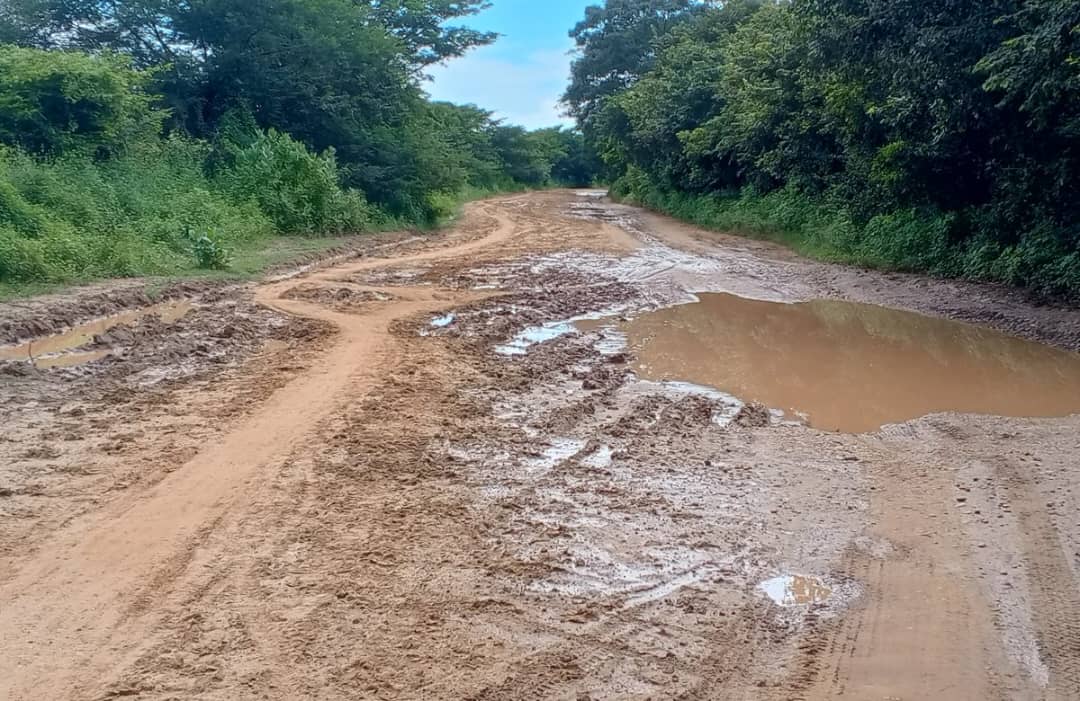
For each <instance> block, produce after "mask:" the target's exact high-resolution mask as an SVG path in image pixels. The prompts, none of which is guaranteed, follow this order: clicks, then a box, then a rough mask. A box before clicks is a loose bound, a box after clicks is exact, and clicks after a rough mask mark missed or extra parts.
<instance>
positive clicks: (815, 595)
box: [758, 574, 832, 606]
mask: <svg viewBox="0 0 1080 701" xmlns="http://www.w3.org/2000/svg"><path fill="white" fill-rule="evenodd" d="M758 589H760V590H761V591H762V592H764V593H765V595H766V596H768V597H769V598H770V599H772V600H773V603H775V604H777V605H778V606H806V605H808V604H820V603H824V602H825V601H828V599H829V597H830V596H832V589H830V588H829V587H828V586H826V585H825V583H824V582H822V581H821V580H820V579H817V578H816V577H807V576H805V575H801V574H786V575H782V576H780V577H773V578H772V579H767V580H765V581H764V582H762V583H761V584H759V585H758Z"/></svg>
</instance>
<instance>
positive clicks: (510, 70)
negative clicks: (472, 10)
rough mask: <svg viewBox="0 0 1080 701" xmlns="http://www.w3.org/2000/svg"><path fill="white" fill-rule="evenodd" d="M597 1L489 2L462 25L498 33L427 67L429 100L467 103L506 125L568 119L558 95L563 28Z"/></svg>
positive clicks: (565, 60)
mask: <svg viewBox="0 0 1080 701" xmlns="http://www.w3.org/2000/svg"><path fill="white" fill-rule="evenodd" d="M598 2H599V0H492V5H493V6H492V7H491V8H489V9H487V10H485V11H483V12H481V13H480V14H478V15H475V16H473V17H469V18H467V19H466V20H465V21H464V22H462V24H467V25H468V26H470V27H473V28H475V29H480V30H484V31H491V32H498V33H499V34H501V35H502V36H500V37H499V39H498V41H496V42H495V43H494V44H493V45H491V46H483V47H480V48H478V49H473V50H472V51H470V52H469V53H468V54H466V55H465V56H463V57H461V58H457V59H454V60H453V61H450V62H449V63H447V64H445V65H442V66H436V67H434V68H432V69H431V70H430V71H429V73H430V74H431V77H432V79H433V80H432V81H431V82H429V83H427V84H426V85H425V90H427V92H428V94H429V95H431V97H432V99H434V100H448V101H450V102H457V103H464V104H467V103H473V104H475V105H477V106H479V107H482V108H484V109H487V110H491V111H492V112H494V113H495V116H496V117H498V118H500V119H503V120H505V121H506V123H509V124H520V125H521V126H523V127H527V128H529V129H537V128H540V127H550V126H555V125H557V124H564V125H567V126H569V125H570V124H572V123H573V120H571V119H569V118H568V117H564V116H562V115H561V114H560V112H561V108H560V107H559V106H558V101H559V96H560V95H561V94H562V92H563V90H565V89H566V83H567V80H568V79H569V76H570V56H569V51H570V50H571V49H572V48H573V45H574V43H573V41H572V40H571V39H570V38H569V37H568V36H567V32H569V31H570V29H571V28H572V27H573V26H574V25H575V24H577V22H578V21H580V20H581V19H582V18H583V17H584V16H585V7H586V6H588V5H594V4H598Z"/></svg>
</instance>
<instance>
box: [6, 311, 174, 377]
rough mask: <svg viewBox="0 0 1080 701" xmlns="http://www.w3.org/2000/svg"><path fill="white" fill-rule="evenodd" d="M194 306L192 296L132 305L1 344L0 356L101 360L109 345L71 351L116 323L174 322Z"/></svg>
mask: <svg viewBox="0 0 1080 701" xmlns="http://www.w3.org/2000/svg"><path fill="white" fill-rule="evenodd" d="M191 308H192V302H191V301H190V300H178V301H174V302H162V303H161V304H155V305H153V306H150V307H144V308H142V309H131V310H128V311H125V312H121V313H119V314H114V315H112V316H107V317H103V318H101V319H95V320H94V321H89V322H87V323H85V324H79V325H78V326H75V327H73V328H71V329H69V330H67V331H65V332H63V333H58V334H55V335H52V336H45V337H43V338H36V339H34V340H33V341H27V342H26V343H22V344H20V345H17V346H7V347H3V348H0V360H28V361H31V362H33V363H34V365H35V366H37V367H38V368H41V369H46V368H56V367H71V366H74V365H82V364H83V363H89V362H92V361H94V360H100V359H101V358H104V357H105V356H106V355H108V354H109V353H110V351H109V350H107V349H103V350H91V351H81V352H71V351H74V350H75V349H77V348H82V347H83V346H86V345H89V344H90V343H92V342H93V340H94V337H95V336H98V335H100V334H103V333H105V332H106V331H108V330H109V329H111V328H113V327H116V326H120V325H121V324H130V323H132V322H135V321H138V320H139V319H141V318H143V317H147V316H150V315H154V316H157V317H158V318H159V319H161V320H162V321H163V322H165V323H166V324H171V323H172V322H174V321H176V320H177V319H180V318H181V317H183V316H184V315H186V314H187V313H188V312H189V311H191Z"/></svg>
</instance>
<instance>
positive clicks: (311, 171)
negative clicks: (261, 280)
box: [0, 0, 592, 282]
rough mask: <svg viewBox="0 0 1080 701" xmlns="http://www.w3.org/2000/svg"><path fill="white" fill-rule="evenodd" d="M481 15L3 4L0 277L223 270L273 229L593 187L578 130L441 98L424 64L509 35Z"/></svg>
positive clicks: (277, 6)
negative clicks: (529, 190)
mask: <svg viewBox="0 0 1080 701" xmlns="http://www.w3.org/2000/svg"><path fill="white" fill-rule="evenodd" d="M485 6H486V3H485V2H483V0H264V1H261V2H250V1H249V0H125V1H124V2H118V1H117V0H76V1H72V0H5V1H3V2H0V41H4V42H9V44H11V45H0V147H2V145H6V146H8V147H10V149H11V150H9V151H3V152H2V154H0V282H12V281H14V282H25V281H51V280H73V279H85V278H93V277H100V276H107V275H132V274H140V273H154V272H166V271H171V270H178V269H183V268H185V267H190V266H191V265H192V264H193V263H194V264H196V265H198V266H200V267H211V268H214V267H221V266H223V265H225V264H226V263H227V258H228V256H227V255H225V254H224V252H225V251H236V250H237V249H238V248H242V247H244V246H256V245H258V243H257V242H258V241H259V240H260V239H261V238H262V237H265V236H267V235H270V234H285V235H303V236H325V235H333V234H339V233H351V232H357V231H363V230H367V229H371V228H373V227H378V226H384V225H388V224H389V223H400V224H419V225H430V224H434V223H437V222H439V221H442V220H444V219H446V218H447V217H448V216H449V215H450V214H452V213H453V212H454V211H455V210H456V208H457V206H458V204H459V203H460V200H461V197H462V193H465V192H470V193H475V192H491V191H496V190H504V189H515V188H520V187H523V186H531V187H539V186H545V185H547V184H549V183H551V182H553V180H554V179H556V178H557V179H566V180H567V181H568V182H569V181H573V182H574V183H575V184H577V183H580V182H587V181H591V179H592V178H591V174H589V173H588V167H589V163H590V162H589V161H588V159H587V158H586V157H585V155H584V154H585V153H586V150H585V148H584V146H583V141H582V137H581V136H580V135H579V134H577V133H576V132H568V131H562V130H541V131H538V132H528V131H525V130H524V129H520V128H518V127H513V126H508V125H503V124H501V123H499V122H498V120H495V119H493V118H492V116H491V114H490V113H488V112H485V111H484V110H481V109H479V108H476V107H473V106H457V105H449V104H433V103H431V102H429V101H428V100H427V99H426V98H425V96H424V94H423V92H422V90H421V84H422V71H423V69H424V68H425V67H426V66H429V65H431V64H433V63H437V62H439V61H443V60H446V59H449V58H452V57H454V56H458V55H461V54H462V53H464V52H465V51H467V50H468V49H469V48H471V47H474V46H479V45H483V44H486V43H489V42H491V41H493V40H494V38H495V37H494V35H493V34H490V33H486V32H480V31H476V30H473V29H471V28H469V27H467V26H463V25H461V24H460V21H461V20H462V19H463V18H467V17H469V16H470V15H472V14H474V13H475V12H477V11H478V10H479V9H482V8H483V7H485ZM16 45H17V46H16ZM207 231H214V232H217V233H216V234H215V235H213V236H209V235H208V236H207V237H205V238H203V237H194V238H193V237H192V234H191V232H207Z"/></svg>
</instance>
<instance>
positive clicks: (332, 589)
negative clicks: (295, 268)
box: [0, 192, 1080, 699]
mask: <svg viewBox="0 0 1080 701" xmlns="http://www.w3.org/2000/svg"><path fill="white" fill-rule="evenodd" d="M376 246H379V247H378V248H377V247H376ZM709 290H714V291H726V292H733V293H737V294H741V295H747V296H752V297H755V298H758V299H771V300H778V301H795V300H800V299H809V298H814V297H830V298H838V299H849V300H853V301H864V302H874V303H880V304H887V305H891V306H895V307H899V308H909V309H913V310H917V311H922V312H925V313H931V314H936V315H941V316H947V317H951V318H956V319H961V320H967V321H976V322H981V323H986V324H990V325H994V326H997V327H999V328H1001V329H1003V330H1006V331H1010V332H1013V333H1017V334H1020V335H1024V336H1027V337H1029V338H1033V339H1039V340H1043V341H1046V342H1050V343H1053V344H1055V345H1057V346H1060V347H1063V348H1068V349H1074V350H1075V349H1076V348H1078V347H1080V315H1078V314H1077V313H1075V312H1070V311H1067V310H1059V309H1053V308H1050V307H1033V306H1032V305H1030V304H1028V303H1027V302H1026V301H1024V300H1023V298H1022V297H1020V296H1019V295H1016V294H1013V293H1008V292H1005V291H1001V290H997V289H994V288H985V287H978V286H972V285H963V284H957V283H945V282H934V281H927V280H924V279H921V278H918V277H915V276H885V275H879V274H876V273H868V272H862V271H854V270H850V269H845V268H839V267H834V266H826V265H820V264H813V263H809V262H805V261H801V260H799V259H796V258H794V257H792V256H791V255H789V254H786V253H785V252H783V251H781V250H778V249H776V248H774V247H772V246H768V245H765V244H759V243H754V242H748V241H744V240H741V239H732V238H728V237H723V236H717V235H711V234H706V233H704V232H699V231H696V230H694V229H692V228H689V227H685V226H682V225H678V224H675V223H673V222H670V221H668V220H666V219H663V218H660V217H656V216H653V215H648V214H644V213H641V212H639V211H636V210H633V209H631V208H627V207H621V206H618V205H612V204H610V203H606V202H603V201H601V200H598V199H597V198H595V197H592V196H586V195H584V194H578V193H567V192H560V193H539V194H531V195H520V196H515V197H507V198H500V199H495V200H489V201H486V202H482V203H477V204H475V205H472V206H470V207H469V208H468V209H467V212H466V215H465V217H464V218H463V220H462V222H461V223H460V224H459V225H458V226H456V227H455V228H454V229H453V230H451V231H449V232H448V233H446V234H445V235H442V236H440V237H436V238H433V239H427V240H416V239H414V238H400V237H399V240H396V241H394V242H391V243H385V244H384V243H379V242H375V241H373V242H372V245H371V247H370V248H369V249H368V250H366V251H364V250H361V251H360V252H359V254H358V255H350V256H345V257H343V258H342V259H340V260H336V261H333V262H332V263H331V264H329V265H327V266H324V267H320V268H317V269H314V270H310V271H306V272H304V273H302V274H300V275H297V276H293V277H289V278H286V279H280V280H277V281H275V282H269V283H266V284H263V285H260V286H254V287H236V288H226V289H216V288H215V289H211V288H206V289H202V288H199V289H191V290H187V291H181V293H182V294H186V295H187V296H189V297H192V298H193V299H194V303H195V304H194V310H193V311H192V312H191V313H190V314H188V315H187V316H185V317H183V318H181V319H179V320H177V321H175V322H171V323H164V322H161V321H155V320H152V319H145V320H143V321H141V322H138V323H135V324H133V325H132V326H131V328H127V327H123V328H118V329H117V330H114V331H113V332H111V335H109V336H108V337H107V338H99V341H98V344H99V346H101V347H107V348H110V349H111V350H113V355H111V356H109V357H108V358H107V359H106V360H104V361H102V362H98V363H94V364H91V365H87V366H84V367H77V368H71V369H64V370H53V371H47V372H45V371H43V372H32V371H28V370H27V369H26V367H25V366H24V365H16V364H7V365H0V370H2V371H3V374H0V400H2V401H0V406H2V407H3V408H2V409H0V411H2V412H3V421H4V426H5V429H4V433H3V436H2V437H0V698H10V699H43V698H48V699H53V698H56V699H62V698H72V699H76V698H78V699H82V698H87V699H96V698H113V697H119V696H124V697H135V698H147V699H180V698H184V699H186V698H208V699H210V698H212V699H243V698H372V699H442V698H446V699H526V698H528V699H534V698H535V699H549V698H550V699H584V698H589V699H646V698H652V699H657V698H681V699H796V698H802V699H826V698H835V697H838V696H843V697H846V698H854V699H939V698H940V699H994V698H999V699H1070V698H1080V584H1078V582H1080V580H1078V577H1080V522H1078V520H1077V518H1076V514H1077V513H1080V460H1078V458H1077V456H1078V455H1080V417H1075V416H1074V417H1065V418H1059V419H1041V420H1032V419H1010V418H1000V417H989V416H970V415H953V414H935V415H932V416H927V417H923V418H920V419H916V420H914V421H910V422H907V423H903V424H896V425H889V426H886V427H884V428H883V429H881V430H880V431H876V432H873V433H867V434H842V433H827V432H821V431H816V430H813V429H811V428H809V427H807V426H804V425H799V424H795V423H791V422H782V421H778V420H776V419H775V418H772V419H770V417H769V416H768V415H767V414H763V413H762V412H757V411H754V410H752V408H747V407H743V406H742V405H741V403H739V402H738V401H737V400H734V399H732V398H730V397H726V396H723V395H719V394H717V393H713V392H708V391H702V390H701V389H700V388H693V387H688V386H685V385H682V384H679V383H652V382H644V381H641V380H639V379H637V378H636V377H635V376H634V374H633V373H632V372H631V371H630V367H631V365H630V362H631V361H632V360H633V358H632V357H629V356H628V354H627V352H626V351H625V350H623V349H621V348H620V346H619V340H620V339H619V338H618V337H617V334H616V335H613V334H612V332H611V330H610V329H605V328H595V329H591V327H589V328H590V329H591V330H577V331H575V330H574V329H573V328H572V327H567V326H566V325H565V324H561V325H560V323H559V322H562V321H565V320H567V319H573V318H578V317H583V316H589V315H592V316H596V315H598V314H601V313H614V314H616V315H618V314H633V313H635V312H636V311H638V310H642V309H648V308H654V307H657V306H663V305H666V304H672V303H675V302H679V301H684V300H685V299H686V297H687V295H688V294H689V293H690V292H700V291H709ZM95 294H98V292H95ZM98 299H101V298H100V297H90V298H86V299H64V298H50V299H47V300H38V301H36V302H35V301H32V302H30V303H28V305H29V307H28V308H29V311H27V309H25V308H24V309H18V308H13V307H3V308H0V316H2V315H4V314H7V315H8V317H9V320H14V321H11V323H8V324H6V326H4V327H3V328H6V329H9V330H10V334H11V335H15V334H17V332H18V329H19V328H20V325H19V324H20V323H22V322H21V321H20V320H21V319H22V318H23V316H26V317H33V318H34V319H36V320H37V321H35V323H40V320H41V319H48V318H49V317H50V315H52V316H54V317H56V318H57V319H68V320H70V318H71V316H72V313H73V312H72V311H71V310H72V309H73V308H75V307H77V308H79V309H86V308H93V304H94V300H98ZM109 299H110V302H109V303H110V304H120V305H123V304H125V303H127V302H125V300H124V299H123V295H120V294H119V293H118V292H117V293H114V294H113V297H111V298H109ZM24 307H26V305H24ZM103 309H104V308H103ZM110 311H112V309H110ZM20 315H23V316H20ZM22 328H24V329H25V328H30V327H28V326H26V325H25V324H24V326H23V327H22ZM7 340H10V341H14V340H16V339H15V338H14V337H12V338H9V339H7ZM537 341H542V342H537ZM787 575H806V576H807V577H812V578H813V579H812V581H814V582H816V583H817V584H816V585H815V586H819V587H821V588H822V591H824V590H827V595H822V596H821V597H820V598H819V600H817V601H814V602H786V605H780V604H778V603H775V602H774V601H772V600H770V598H769V597H768V596H766V593H765V590H764V589H762V588H761V586H760V585H761V584H762V583H763V582H769V581H775V580H776V578H778V577H784V576H787ZM807 581H811V580H807ZM787 604H790V605H787Z"/></svg>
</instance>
